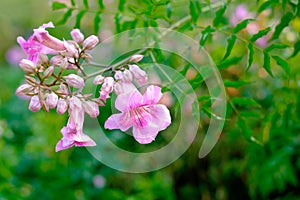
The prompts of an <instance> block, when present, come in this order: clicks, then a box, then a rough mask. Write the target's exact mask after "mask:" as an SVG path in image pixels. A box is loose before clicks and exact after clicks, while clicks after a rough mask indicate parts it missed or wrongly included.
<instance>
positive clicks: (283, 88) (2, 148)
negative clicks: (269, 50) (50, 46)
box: [0, 0, 300, 200]
mask: <svg viewBox="0 0 300 200" xmlns="http://www.w3.org/2000/svg"><path fill="white" fill-rule="evenodd" d="M104 2H106V3H107V5H108V7H112V8H113V7H116V6H115V5H116V4H117V1H104ZM109 2H112V3H109ZM133 2H135V1H133ZM186 2H188V1H186ZM186 2H185V1H180V3H178V5H177V6H180V5H181V6H184V4H185V3H186ZM251 2H252V1H249V4H251ZM135 3H136V2H135ZM238 4H239V2H237V3H236V4H235V5H238ZM136 5H139V4H136ZM231 9H232V10H233V9H234V7H232V8H231ZM62 15H63V13H62V12H60V11H55V12H53V11H51V3H50V2H49V1H46V0H44V1H39V0H26V1H24V0H1V6H0V27H1V31H0V38H1V45H0V63H1V64H0V200H2V199H3V200H4V199H9V200H14V199H61V198H64V199H79V200H81V199H108V200H110V199H112V200H115V199H116V200H118V199H120V200H121V199H128V200H136V199H145V200H152V199H155V200H160V199H162V200H163V199H170V200H171V199H204V200H209V199H221V200H222V199H243V200H244V199H288V200H289V199H300V186H299V180H300V179H299V178H300V159H299V157H300V134H299V133H300V120H299V119H300V92H299V81H298V80H300V79H299V64H298V63H299V61H300V60H299V59H300V58H299V56H298V57H295V58H293V59H292V60H290V62H291V72H292V73H291V76H290V77H285V76H284V75H281V74H280V73H278V74H279V75H278V76H279V78H270V77H267V76H265V74H264V73H263V72H260V71H259V70H253V71H250V72H248V73H247V72H241V69H240V66H239V65H236V66H234V67H233V68H231V69H226V70H222V71H221V74H222V76H223V77H226V78H230V79H243V80H245V81H250V82H252V83H253V84H250V85H247V86H245V87H241V88H238V89H235V88H227V92H228V94H229V97H232V96H236V95H237V96H245V97H253V98H254V99H255V100H256V101H257V102H259V104H260V105H261V107H259V108H257V107H254V108H248V107H247V108H243V105H241V107H238V108H233V107H231V105H229V106H228V118H229V120H228V121H227V122H226V126H225V128H224V131H223V133H222V136H221V138H220V140H219V142H218V143H217V145H216V147H215V148H214V149H213V151H212V152H211V153H210V154H209V155H208V156H207V157H205V158H203V159H198V150H199V148H200V145H201V140H200V136H197V138H196V140H195V142H194V143H193V144H192V146H191V147H190V148H189V149H188V151H187V152H186V153H185V154H184V155H183V156H182V157H181V158H180V159H178V160H177V161H176V162H174V163H172V164H171V165H170V166H168V167H166V168H164V169H161V170H158V171H155V172H150V173H145V174H130V173H123V172H119V171H116V170H114V169H111V168H109V167H107V166H105V165H103V164H101V163H100V162H99V161H97V160H96V159H95V158H94V157H93V156H91V154H90V153H88V151H87V150H86V149H85V148H71V149H68V150H65V151H63V152H59V153H55V151H54V150H55V149H54V148H55V144H56V143H57V141H58V140H59V139H60V137H61V134H60V129H61V127H62V126H63V125H64V124H65V122H66V117H67V116H65V115H64V116H59V115H57V114H56V113H55V112H54V111H53V112H50V113H45V112H44V111H40V112H38V113H31V112H30V111H28V109H27V106H28V102H26V101H24V100H22V99H20V98H18V97H16V96H15V94H14V92H15V89H16V88H17V87H18V86H19V84H20V83H22V81H23V80H24V79H23V75H24V73H23V72H22V71H21V70H20V69H19V68H18V65H17V64H16V61H15V60H14V59H10V53H9V52H19V51H18V49H17V48H15V46H16V45H17V43H16V37H17V36H19V35H21V36H24V37H25V38H28V37H29V36H30V34H31V33H32V29H33V28H36V27H38V26H40V25H41V24H43V23H46V22H48V21H50V20H52V21H54V22H56V21H58V20H59V19H60V18H61V17H62ZM212 15H213V14H212ZM175 17H176V16H175ZM108 18H109V14H108ZM85 20H87V21H88V19H85ZM297 20H298V19H297ZM297 20H295V22H294V23H293V24H294V26H293V27H291V29H293V33H294V34H296V38H297V39H298V34H299V32H298V31H299V30H297V29H298V28H297V27H298V25H299V20H298V21H297ZM73 22H74V20H73V21H72V19H71V22H70V23H67V25H64V26H58V27H57V29H55V30H53V31H52V32H51V33H53V34H54V35H56V36H58V37H60V38H62V37H69V36H68V34H69V31H70V30H71V29H72V24H73ZM162 24H163V25H165V23H164V22H162ZM91 27H92V25H91V23H90V24H89V23H87V24H84V25H83V30H84V32H85V33H86V34H91V33H93V31H92V28H91ZM103 27H106V28H107V30H106V31H103V32H101V33H100V38H101V37H106V35H105V34H107V35H110V34H112V33H113V32H114V30H113V27H109V22H108V23H104V25H103ZM84 28H86V30H85V29H84ZM217 39H218V40H219V41H217V42H211V44H210V45H209V46H208V47H207V48H208V49H210V50H211V54H212V55H213V58H218V56H220V55H221V54H222V52H223V50H222V49H224V48H225V47H224V45H225V44H224V42H222V41H224V38H222V37H219V38H217ZM225 41H226V40H225ZM241 49H242V48H241ZM240 51H241V52H240ZM220 52H221V53H220ZM235 52H238V53H243V54H244V53H245V52H244V51H243V50H240V49H239V47H238V49H237V50H235ZM14 55H16V54H14ZM21 56H22V54H21ZM8 60H10V62H8ZM229 104H230V101H229ZM234 109H241V110H243V111H255V112H252V114H253V113H255V114H254V115H252V116H250V117H249V116H248V117H249V118H247V119H248V120H247V121H246V122H245V123H246V124H247V127H248V129H247V128H245V127H242V128H241V126H243V123H237V121H238V119H237V117H236V115H235V114H233V113H234V112H235V111H234ZM256 111H257V112H256ZM247 113H248V114H249V113H250V112H244V114H247ZM242 114H243V113H242ZM241 129H242V131H241ZM245 131H250V132H252V134H253V136H255V137H256V138H258V140H260V141H263V143H264V145H263V146H260V145H258V144H256V143H254V142H249V141H247V140H246V139H245V137H244V136H243V133H245ZM126 144H127V145H130V144H131V143H130V142H128V143H126V142H125V145H126Z"/></svg>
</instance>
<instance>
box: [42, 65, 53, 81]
mask: <svg viewBox="0 0 300 200" xmlns="http://www.w3.org/2000/svg"><path fill="white" fill-rule="evenodd" d="M53 72H54V66H50V67H48V68H47V69H46V70H45V71H44V77H45V78H48V77H49V76H51V75H52V74H53Z"/></svg>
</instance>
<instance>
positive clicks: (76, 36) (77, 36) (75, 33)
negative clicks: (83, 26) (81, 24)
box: [71, 29, 84, 43]
mask: <svg viewBox="0 0 300 200" xmlns="http://www.w3.org/2000/svg"><path fill="white" fill-rule="evenodd" d="M71 37H72V39H73V40H74V41H75V42H77V43H82V42H83V40H84V35H83V34H82V33H81V31H80V30H79V29H73V30H72V31H71Z"/></svg>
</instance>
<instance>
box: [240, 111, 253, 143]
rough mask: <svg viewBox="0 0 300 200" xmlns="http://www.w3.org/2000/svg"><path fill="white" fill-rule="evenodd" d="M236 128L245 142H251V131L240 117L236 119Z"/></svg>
mask: <svg viewBox="0 0 300 200" xmlns="http://www.w3.org/2000/svg"><path fill="white" fill-rule="evenodd" d="M237 124H238V126H239V128H240V129H241V131H242V134H243V136H244V137H245V139H246V140H247V141H251V137H252V130H251V129H250V128H249V127H248V126H247V124H246V122H245V120H244V119H243V118H242V117H239V118H238V123H237Z"/></svg>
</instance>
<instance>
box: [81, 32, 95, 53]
mask: <svg viewBox="0 0 300 200" xmlns="http://www.w3.org/2000/svg"><path fill="white" fill-rule="evenodd" d="M98 42H99V39H98V37H97V36H95V35H91V36H89V37H88V38H86V39H85V40H84V41H83V44H82V47H83V49H87V50H92V49H93V48H94V47H95V46H96V45H97V44H98Z"/></svg>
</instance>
